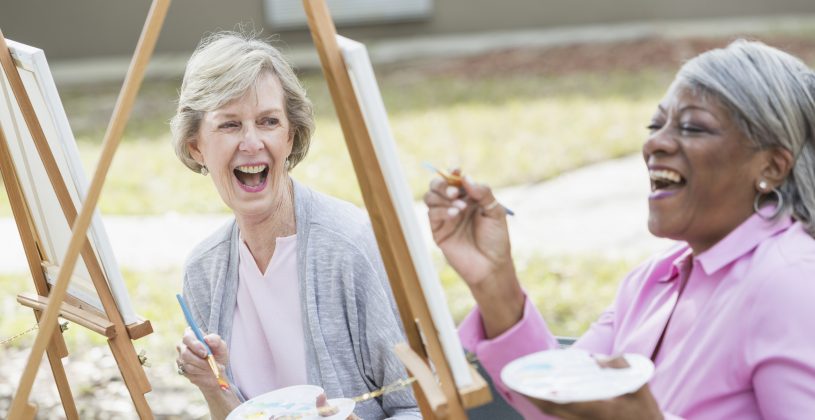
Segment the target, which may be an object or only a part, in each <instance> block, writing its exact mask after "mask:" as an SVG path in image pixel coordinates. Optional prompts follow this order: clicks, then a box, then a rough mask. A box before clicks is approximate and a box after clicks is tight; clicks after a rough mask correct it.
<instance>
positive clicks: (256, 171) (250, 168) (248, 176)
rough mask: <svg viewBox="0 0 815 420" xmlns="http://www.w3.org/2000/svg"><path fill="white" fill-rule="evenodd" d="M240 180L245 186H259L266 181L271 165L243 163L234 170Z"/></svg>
mask: <svg viewBox="0 0 815 420" xmlns="http://www.w3.org/2000/svg"><path fill="white" fill-rule="evenodd" d="M232 173H233V174H235V178H237V179H238V182H239V183H240V184H241V185H242V186H245V187H249V188H257V187H260V186H262V185H264V184H265V183H266V178H267V177H268V176H269V165H267V164H265V163H263V164H257V165H241V166H238V167H237V168H235V169H233V170H232Z"/></svg>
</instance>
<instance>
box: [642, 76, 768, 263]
mask: <svg viewBox="0 0 815 420" xmlns="http://www.w3.org/2000/svg"><path fill="white" fill-rule="evenodd" d="M648 128H649V130H650V134H649V136H648V140H647V141H646V142H645V145H644V146H643V157H644V158H645V162H646V164H647V165H648V171H649V175H650V178H651V194H650V196H649V200H648V203H649V210H650V212H649V218H648V228H649V230H650V231H651V233H653V234H654V235H656V236H660V237H667V238H672V239H677V240H683V241H687V242H688V243H689V244H690V246H691V247H692V248H693V250H694V253H696V254H698V253H701V252H703V251H705V250H707V249H709V248H710V247H711V246H713V245H714V244H716V243H717V242H718V241H719V240H721V239H723V238H724V237H725V236H726V235H727V234H728V233H730V232H731V231H732V230H733V229H735V228H736V227H737V226H738V225H740V224H741V223H742V222H743V221H744V220H746V219H747V218H748V217H749V216H750V215H751V214H752V211H753V210H752V208H753V207H752V206H753V205H752V203H753V199H754V198H755V194H756V190H755V185H756V184H757V182H758V180H759V177H760V175H761V168H762V164H763V158H764V157H763V155H762V154H761V153H760V152H757V151H756V150H755V149H753V148H752V147H751V145H750V142H749V140H748V139H747V138H746V137H745V136H744V134H742V132H741V130H740V129H739V127H738V125H737V124H736V121H734V120H733V118H732V116H731V115H730V113H729V112H728V111H727V109H725V107H724V106H722V104H720V103H718V101H717V100H715V99H712V98H710V97H709V95H703V94H701V93H700V92H699V91H698V90H695V89H690V88H688V87H685V86H682V85H677V84H675V85H674V86H672V87H671V89H670V90H669V91H668V93H667V95H666V96H665V98H664V99H663V100H662V102H661V103H660V104H659V107H658V108H657V111H656V112H655V113H654V116H653V118H652V120H651V123H650V125H649V126H648Z"/></svg>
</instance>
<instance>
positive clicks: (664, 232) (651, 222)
mask: <svg viewBox="0 0 815 420" xmlns="http://www.w3.org/2000/svg"><path fill="white" fill-rule="evenodd" d="M674 230H675V229H671V227H670V225H669V224H668V223H666V221H665V220H661V219H659V218H656V217H653V216H652V217H649V218H648V231H649V232H651V234H652V235H654V236H656V237H657V238H667V239H676V237H675V235H674V234H673V233H672V232H673V231H674Z"/></svg>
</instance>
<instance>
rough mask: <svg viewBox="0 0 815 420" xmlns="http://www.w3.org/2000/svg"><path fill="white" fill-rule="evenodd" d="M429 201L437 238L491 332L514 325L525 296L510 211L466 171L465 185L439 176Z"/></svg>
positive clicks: (432, 183) (495, 333) (429, 215)
mask: <svg viewBox="0 0 815 420" xmlns="http://www.w3.org/2000/svg"><path fill="white" fill-rule="evenodd" d="M424 201H425V204H427V207H428V210H427V214H428V217H429V219H430V228H431V230H432V232H433V240H434V241H435V242H436V244H438V246H439V248H441V250H442V253H444V256H445V258H446V259H447V261H448V262H449V263H450V265H451V266H452V267H453V269H455V270H456V272H458V274H459V275H460V276H461V277H462V279H464V281H465V282H466V283H467V285H468V286H469V288H470V291H471V292H472V293H473V297H474V298H475V300H476V301H477V302H478V305H479V309H480V311H481V315H482V318H483V320H484V329H485V332H486V333H487V337H490V338H491V337H494V336H497V335H499V334H501V333H502V332H504V331H506V330H507V329H509V328H510V327H511V326H513V325H515V323H516V322H518V320H520V318H521V316H522V315H523V304H524V299H525V298H524V295H523V292H522V290H521V287H520V285H519V284H518V279H517V275H516V273H515V265H514V264H513V262H512V253H511V251H510V244H509V229H508V227H507V220H506V211H505V210H504V208H503V207H502V206H501V205H500V204H498V202H497V201H496V199H495V196H493V194H492V190H491V189H490V188H489V187H488V186H486V185H480V184H476V183H474V182H472V181H471V180H470V179H469V178H466V177H465V178H464V180H463V184H462V187H461V188H458V187H455V186H452V185H449V184H447V183H446V182H445V181H444V180H442V179H441V178H436V179H434V180H433V181H432V182H431V183H430V191H428V192H427V194H425V196H424Z"/></svg>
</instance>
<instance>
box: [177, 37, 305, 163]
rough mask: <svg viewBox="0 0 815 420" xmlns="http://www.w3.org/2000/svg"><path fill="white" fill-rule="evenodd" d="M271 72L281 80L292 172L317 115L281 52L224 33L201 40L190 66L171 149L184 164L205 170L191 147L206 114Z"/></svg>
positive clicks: (243, 92) (250, 40)
mask: <svg viewBox="0 0 815 420" xmlns="http://www.w3.org/2000/svg"><path fill="white" fill-rule="evenodd" d="M267 73H270V74H273V75H275V76H277V78H278V79H279V80H280V84H281V85H282V86H283V93H284V101H285V108H286V117H287V118H288V120H289V123H290V127H291V128H290V135H291V136H292V138H293V139H294V141H293V143H294V144H293V146H292V151H291V155H289V158H288V161H289V165H288V167H289V169H291V168H294V167H295V166H296V165H297V164H298V163H299V162H300V161H301V160H303V158H304V157H305V156H306V153H307V152H308V148H309V144H310V143H311V134H312V132H313V131H314V112H313V108H312V105H311V101H310V100H309V99H308V97H307V96H306V90H305V89H304V88H303V86H302V85H301V84H300V80H299V79H297V76H296V75H295V74H294V70H293V69H292V67H291V65H290V64H289V63H288V62H287V61H286V59H285V58H283V55H282V54H281V53H280V51H278V50H277V49H276V48H275V47H273V46H271V45H269V44H268V43H266V42H264V41H262V40H259V39H257V38H255V37H254V36H252V35H246V34H242V33H239V32H230V31H223V32H217V33H214V34H212V35H209V36H207V37H205V38H204V39H202V40H201V43H200V44H199V45H198V47H197V48H196V49H195V52H193V54H192V57H190V60H189V61H188V62H187V69H186V71H185V72H184V81H183V82H182V83H181V91H180V92H179V95H178V108H177V110H176V114H175V116H174V117H173V118H172V119H171V120H170V131H171V132H172V143H173V148H174V149H175V153H176V155H177V156H178V158H179V159H180V160H181V162H182V163H184V165H186V166H187V167H188V168H190V169H191V170H193V171H195V172H200V171H201V164H199V163H198V162H196V161H195V159H193V158H192V156H191V155H190V151H189V148H188V145H189V144H190V142H191V141H192V140H193V138H195V136H196V135H197V134H198V130H199V128H200V126H201V120H202V119H203V117H204V114H205V113H206V112H210V111H214V110H216V109H218V108H220V107H222V106H224V105H226V104H228V103H229V102H231V101H232V100H234V99H237V98H239V97H241V96H243V95H244V94H245V93H246V92H247V91H248V90H249V89H250V88H251V87H252V86H254V85H255V82H256V81H257V80H258V79H259V78H260V77H261V76H263V75H265V74H267Z"/></svg>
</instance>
